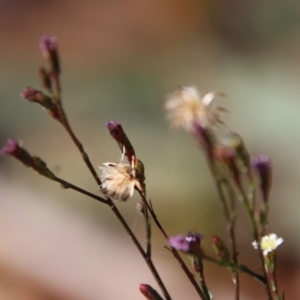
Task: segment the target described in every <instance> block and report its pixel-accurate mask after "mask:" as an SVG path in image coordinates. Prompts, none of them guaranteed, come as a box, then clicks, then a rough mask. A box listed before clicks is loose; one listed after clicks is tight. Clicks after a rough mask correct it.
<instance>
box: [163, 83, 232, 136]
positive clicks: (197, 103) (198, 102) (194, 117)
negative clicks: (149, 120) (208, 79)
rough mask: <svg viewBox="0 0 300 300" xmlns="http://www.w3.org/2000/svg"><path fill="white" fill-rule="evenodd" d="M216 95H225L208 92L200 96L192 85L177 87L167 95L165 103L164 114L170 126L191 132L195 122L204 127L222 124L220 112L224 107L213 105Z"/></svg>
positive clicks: (223, 110)
mask: <svg viewBox="0 0 300 300" xmlns="http://www.w3.org/2000/svg"><path fill="white" fill-rule="evenodd" d="M217 96H223V97H224V96H225V95H224V94H223V93H218V92H210V93H208V94H206V95H204V96H203V97H202V96H201V94H200V92H199V91H198V89H197V88H196V87H194V86H189V87H180V88H177V89H176V90H175V91H174V92H173V93H172V94H171V95H169V96H168V98H167V102H166V104H165V109H166V114H167V117H168V119H170V121H171V125H172V127H174V128H183V129H185V130H187V131H188V132H193V131H194V127H195V124H199V125H200V126H202V127H204V128H214V127H215V126H216V125H218V124H224V123H223V122H222V120H221V113H223V112H225V111H226V109H225V108H223V107H220V106H215V105H213V99H214V98H215V97H217Z"/></svg>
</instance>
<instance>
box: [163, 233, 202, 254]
mask: <svg viewBox="0 0 300 300" xmlns="http://www.w3.org/2000/svg"><path fill="white" fill-rule="evenodd" d="M202 238H203V235H202V234H200V233H197V232H194V233H192V232H188V234H187V235H186V236H184V235H182V234H180V235H176V236H173V237H170V238H169V239H168V244H169V246H170V247H172V248H174V249H176V250H179V251H182V252H184V253H188V254H196V253H199V250H200V245H201V240H202Z"/></svg>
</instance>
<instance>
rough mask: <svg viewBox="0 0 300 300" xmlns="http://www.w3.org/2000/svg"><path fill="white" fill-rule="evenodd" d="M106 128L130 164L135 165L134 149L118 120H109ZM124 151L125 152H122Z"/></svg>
mask: <svg viewBox="0 0 300 300" xmlns="http://www.w3.org/2000/svg"><path fill="white" fill-rule="evenodd" d="M105 125H106V127H107V129H108V130H109V133H110V135H111V136H112V137H113V138H114V139H115V140H116V142H117V143H118V145H119V147H120V150H121V152H122V153H124V154H125V156H126V157H127V159H128V161H129V163H130V165H132V166H135V164H136V161H135V151H134V149H133V146H132V145H131V143H130V141H129V139H128V137H127V135H126V134H125V132H124V130H123V128H122V125H121V124H120V123H118V122H115V121H111V122H107V123H106V124H105ZM124 151H125V152H124Z"/></svg>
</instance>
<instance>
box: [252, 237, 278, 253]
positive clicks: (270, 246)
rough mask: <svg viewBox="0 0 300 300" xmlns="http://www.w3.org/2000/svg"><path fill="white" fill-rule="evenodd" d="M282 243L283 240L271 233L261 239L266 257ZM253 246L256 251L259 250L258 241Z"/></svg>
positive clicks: (261, 245)
mask: <svg viewBox="0 0 300 300" xmlns="http://www.w3.org/2000/svg"><path fill="white" fill-rule="evenodd" d="M282 243H283V239H282V238H280V237H278V236H277V235H276V234H275V233H271V234H268V235H265V236H264V237H262V238H261V240H260V248H261V249H262V250H263V254H264V256H266V255H267V254H268V253H269V252H272V251H274V250H275V249H276V248H277V247H278V246H279V245H280V244H282ZM252 245H253V247H254V248H255V249H258V243H257V241H254V242H253V243H252Z"/></svg>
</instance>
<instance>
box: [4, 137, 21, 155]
mask: <svg viewBox="0 0 300 300" xmlns="http://www.w3.org/2000/svg"><path fill="white" fill-rule="evenodd" d="M18 149H19V143H18V142H17V141H15V140H14V139H8V140H7V143H6V145H5V146H4V147H3V148H2V149H0V154H2V155H14V154H15V153H16V152H17V151H18Z"/></svg>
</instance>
